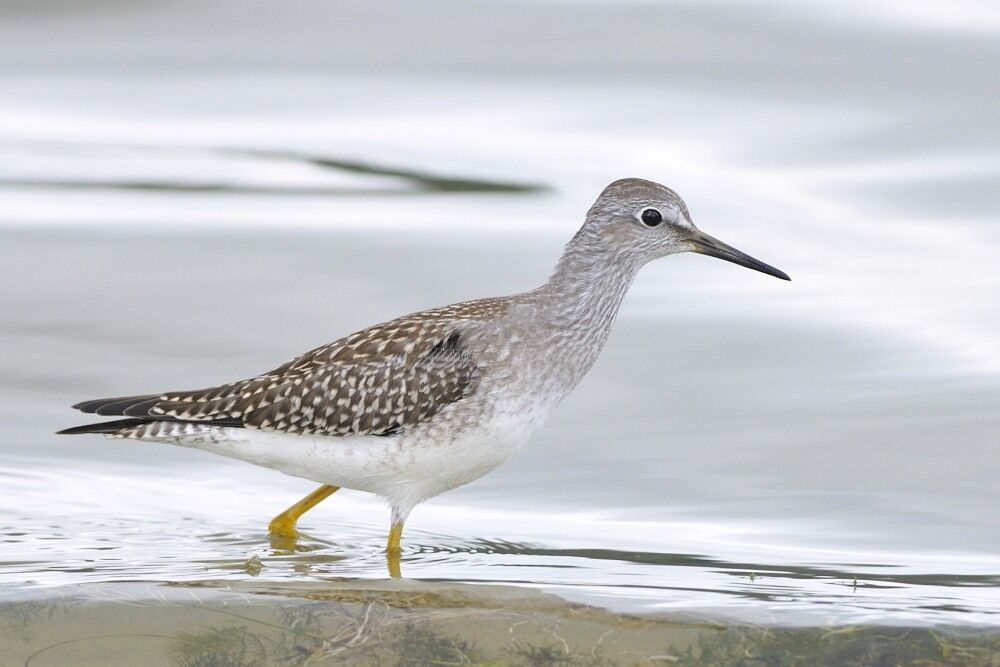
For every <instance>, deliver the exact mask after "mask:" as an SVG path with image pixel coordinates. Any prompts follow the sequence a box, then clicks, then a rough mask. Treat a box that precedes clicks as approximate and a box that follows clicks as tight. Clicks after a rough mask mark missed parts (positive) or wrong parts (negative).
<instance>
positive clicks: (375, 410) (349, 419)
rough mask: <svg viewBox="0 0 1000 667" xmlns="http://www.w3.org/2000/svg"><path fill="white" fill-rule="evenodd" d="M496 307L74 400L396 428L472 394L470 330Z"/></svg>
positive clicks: (110, 408)
mask: <svg viewBox="0 0 1000 667" xmlns="http://www.w3.org/2000/svg"><path fill="white" fill-rule="evenodd" d="M497 307H498V306H495V305H490V304H483V305H479V307H477V308H472V304H459V305H458V306H452V307H449V308H445V309H439V310H437V311H427V312H425V313H421V314H418V315H415V316H409V317H404V318H400V319H397V320H393V321H391V322H387V323H385V324H380V325H377V326H374V327H371V328H369V329H365V330H364V331H360V332H358V333H356V334H353V335H351V336H348V337H346V338H342V339H340V340H338V341H335V342H333V343H330V344H328V345H324V346H322V347H319V348H316V349H315V350H312V351H311V352H307V353H306V354H304V355H302V356H300V357H297V358H296V359H293V360H292V361H290V362H288V363H286V364H284V365H282V366H280V367H278V368H276V369H274V370H273V371H270V372H268V373H264V374H263V375H260V376H258V377H255V378H251V379H249V380H244V381H241V382H235V383H232V384H226V385H222V386H218V387H212V388H209V389H202V390H197V391H181V392H168V393H166V394H162V395H148V396H134V397H129V398H119V399H98V400H95V401H85V402H83V403H79V404H77V405H75V406H74V407H76V408H78V409H80V410H82V411H84V412H90V413H96V414H101V415H119V416H124V417H133V418H138V419H143V420H150V421H155V420H168V421H182V422H195V423H203V424H215V425H219V426H242V427H246V428H256V429H262V430H267V431H280V432H285V433H296V434H299V433H314V434H321V435H352V434H357V435H389V434H392V433H395V432H396V431H398V430H399V429H401V428H405V427H408V426H413V425H415V424H419V423H420V422H422V421H425V420H427V419H429V418H430V417H432V416H433V415H434V414H436V413H437V412H439V411H440V410H441V409H442V408H444V407H445V406H446V405H448V404H450V403H453V402H455V401H457V400H459V399H461V398H462V397H463V396H466V395H468V393H469V392H470V391H471V390H472V388H473V387H474V385H475V382H476V380H477V376H478V370H479V368H478V365H477V363H476V360H475V359H474V358H473V356H472V355H471V354H470V353H469V351H468V349H467V348H466V346H465V345H464V341H463V338H464V336H465V335H466V333H467V332H468V331H469V330H470V327H471V326H474V325H475V321H476V320H478V319H482V317H483V315H484V314H485V315H488V314H490V313H491V312H493V311H494V310H495V309H496V308H497ZM94 426H98V425H94ZM77 428H78V429H80V428H86V427H77ZM69 431H71V432H83V431H75V430H73V429H69Z"/></svg>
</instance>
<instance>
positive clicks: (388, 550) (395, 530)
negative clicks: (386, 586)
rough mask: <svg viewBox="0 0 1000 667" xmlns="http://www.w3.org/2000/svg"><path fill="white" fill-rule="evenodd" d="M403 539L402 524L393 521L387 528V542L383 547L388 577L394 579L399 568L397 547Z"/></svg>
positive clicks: (398, 549) (397, 576) (398, 574)
mask: <svg viewBox="0 0 1000 667" xmlns="http://www.w3.org/2000/svg"><path fill="white" fill-rule="evenodd" d="M402 537H403V522H402V521H394V522H393V523H392V527H391V528H389V540H388V541H387V542H386V545H385V562H386V565H387V566H388V567H389V576H390V577H393V578H394V579H398V578H399V577H400V576H401V574H400V567H399V555H400V553H401V549H400V547H399V541H400V539H401V538H402Z"/></svg>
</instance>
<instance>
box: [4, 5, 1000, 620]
mask: <svg viewBox="0 0 1000 667" xmlns="http://www.w3.org/2000/svg"><path fill="white" fill-rule="evenodd" d="M220 6H223V5H220ZM849 6H853V7H854V8H855V10H857V12H858V14H857V15H854V14H851V15H848V14H847V13H846V12H845V13H843V14H841V13H837V12H834V11H832V10H830V11H820V10H816V11H815V12H814V13H806V12H805V10H803V9H801V8H799V7H798V6H797V5H786V4H783V3H774V4H772V5H770V6H769V8H768V9H767V10H766V11H763V10H762V11H759V12H758V11H751V10H749V9H747V8H743V7H740V6H735V5H734V6H731V5H726V4H718V5H712V7H711V8H706V7H701V6H699V5H688V4H684V3H681V4H676V5H675V4H668V5H662V6H659V5H657V6H653V5H646V4H635V5H631V4H630V5H626V6H623V7H618V8H616V9H614V10H611V9H610V8H609V7H606V6H603V5H600V4H594V3H586V4H577V3H566V4H563V3H552V4H549V3H538V4H529V5H523V6H522V5H518V4H514V3H495V4H489V5H485V6H484V7H483V8H480V9H477V10H475V11H477V12H479V11H481V12H483V13H484V16H485V17H486V18H483V17H482V16H480V17H479V19H476V18H475V17H474V16H473V14H472V12H473V10H471V9H466V8H464V6H460V5H456V4H452V3H447V2H440V3H435V4H433V5H430V9H428V10H427V11H429V12H431V14H434V15H437V14H438V13H440V15H441V17H446V18H442V19H441V21H440V23H441V24H442V26H438V25H437V23H435V22H434V21H430V22H429V23H428V22H427V19H426V17H424V18H423V19H422V20H423V23H421V25H425V24H426V25H428V26H429V27H428V32H427V33H426V34H424V33H421V34H411V33H410V32H408V31H407V30H406V25H407V23H406V21H407V20H408V11H410V10H402V9H401V10H400V12H399V14H394V15H393V17H391V18H388V17H385V16H381V15H378V14H377V13H375V12H376V10H374V9H370V8H368V6H367V5H362V4H358V5H345V6H343V7H341V8H340V9H339V10H337V11H339V12H342V14H338V15H337V16H336V17H333V16H329V17H328V18H329V19H330V20H329V21H327V22H325V23H322V27H320V26H319V25H316V24H314V22H311V21H308V20H307V19H306V18H304V17H303V16H300V15H297V14H288V15H286V14H285V13H284V10H278V9H268V8H267V7H265V6H260V7H254V8H253V9H252V10H250V11H248V12H246V13H244V12H240V16H239V17H236V16H234V17H232V22H231V23H227V24H226V25H225V26H222V27H211V28H209V27H206V26H209V25H214V24H212V23H211V22H210V21H207V22H205V21H199V20H196V19H197V17H198V12H205V13H208V12H209V10H208V9H198V8H191V7H189V8H187V9H186V10H185V11H186V12H188V11H190V12H194V15H192V16H186V18H185V19H184V22H185V26H186V28H185V30H186V31H185V32H184V36H183V38H181V37H177V38H176V39H175V38H173V37H171V38H168V37H167V36H166V35H164V36H162V37H160V38H154V37H150V38H149V39H143V40H131V39H127V38H126V37H125V36H124V35H126V34H128V31H129V29H130V27H134V26H135V25H137V23H136V22H137V21H151V22H152V24H153V25H156V26H159V27H160V28H163V29H164V30H166V29H167V27H169V26H171V25H172V23H171V21H174V20H179V19H177V15H175V14H173V13H172V11H171V10H170V9H167V8H164V7H165V6H163V7H159V8H155V9H154V8H153V7H152V6H149V7H146V6H145V5H141V4H137V5H135V6H133V7H131V8H109V9H107V11H102V12H96V11H95V12H89V11H87V12H84V11H82V10H81V11H80V12H76V13H72V14H70V15H67V14H66V13H60V12H51V13H49V12H41V11H34V10H31V11H29V9H28V8H27V7H28V6H27V5H23V6H21V5H15V6H13V7H12V8H10V9H8V10H6V11H7V12H8V16H7V18H8V19H9V20H8V21H7V22H6V25H5V28H4V30H5V31H6V35H5V37H4V38H3V39H0V55H2V56H3V59H4V61H5V62H6V63H8V64H7V67H6V68H5V69H4V70H3V71H2V72H0V103H2V105H0V121H2V122H0V202H2V203H0V224H2V227H0V284H2V285H3V288H2V289H0V311H2V313H3V315H2V317H0V345H2V349H3V350H4V353H3V355H2V357H0V384H2V386H3V393H4V401H3V404H2V405H0V411H2V412H0V423H2V424H3V427H2V429H0V542H2V544H3V547H2V549H0V581H2V582H3V584H4V587H3V593H2V594H0V595H2V596H3V598H5V599H9V600H18V599H23V598H26V597H31V596H36V595H38V594H39V592H40V591H56V590H64V589H65V587H68V586H75V585H81V584H86V585H92V584H103V583H107V582H116V581H117V582H125V581H152V582H193V581H204V582H222V581H224V582H230V583H232V582H237V581H246V580H248V579H249V578H253V580H254V581H258V582H260V581H264V582H268V581H281V582H310V584H315V583H317V582H321V583H343V582H345V581H346V580H354V579H362V580H376V579H381V578H384V577H385V576H386V573H385V562H384V558H383V557H382V556H381V554H380V552H379V550H380V548H381V545H382V544H383V540H384V533H385V529H386V524H387V522H388V511H387V510H386V509H385V508H383V507H382V506H381V505H380V504H378V503H377V502H376V501H374V500H371V499H370V498H367V497H366V496H364V495H363V494H353V493H350V492H341V493H338V494H337V495H336V496H334V497H332V498H331V499H330V500H328V501H326V502H325V503H324V504H323V505H321V506H320V507H319V508H317V509H316V510H314V511H313V512H311V513H310V514H308V515H307V516H306V518H305V519H304V521H303V527H304V530H305V531H306V533H307V535H306V536H305V537H304V538H303V539H301V540H299V541H298V542H297V543H275V542H272V541H269V539H268V537H267V535H266V531H265V527H266V524H267V520H268V519H269V517H270V516H271V515H273V514H275V513H276V512H277V511H279V510H280V509H281V508H283V507H284V506H286V505H288V504H290V503H291V502H292V501H294V500H295V499H297V498H298V497H299V496H300V495H303V494H305V493H306V492H308V491H309V490H311V488H312V484H311V483H308V482H304V481H301V480H294V479H291V478H287V477H283V476H281V475H279V474H277V473H272V472H270V471H267V470H259V469H256V468H253V467H251V466H248V465H245V464H240V463H236V462H230V461H225V460H219V459H216V458H213V457H211V456H210V455H207V454H203V453H200V452H196V451H189V450H184V449H178V448H170V447H165V446H155V445H148V444H137V443H121V442H113V441H104V440H101V439H98V438H84V437H78V438H65V437H63V438H57V437H56V436H54V435H53V432H54V431H55V430H57V429H59V428H61V427H65V426H68V425H72V424H74V423H76V422H77V421H79V417H77V416H75V415H74V414H73V413H72V412H71V411H70V410H69V409H68V407H67V406H68V405H69V404H71V403H73V402H75V401H76V400H80V399H82V398H88V397H92V396H102V395H117V394H129V393H140V392H146V391H157V390H161V389H176V388H187V387H191V386H199V385H209V384H215V383H218V382H222V381H227V380H231V379H236V378H241V377H246V376H248V375H251V374H255V373H258V372H260V371H262V370H264V369H267V368H271V367H273V366H274V365H276V364H277V363H279V362H281V361H283V360H285V359H287V358H289V357H291V356H293V355H295V354H297V353H298V352H301V351H303V350H306V349H309V348H311V347H313V346H315V345H317V344H319V343H322V342H325V341H327V340H331V339H333V338H335V337H338V336H340V335H343V334H346V333H349V332H351V331H354V330H356V329H358V328H361V327H363V326H366V325H368V324H371V323H373V322H377V321H381V320H384V319H387V318H390V317H393V316H395V315H398V314H400V313H403V312H410V311H414V310H418V309H421V308H424V307H429V306H434V305H441V304H444V303H448V302H452V301H457V300H461V299H466V298H471V297H476V296H482V295H487V294H503V293H511V292H515V291H520V290H523V289H528V288H531V287H533V286H535V285H537V284H539V283H540V282H541V281H543V280H544V279H545V277H546V276H547V273H548V271H549V270H550V268H551V265H552V264H553V263H554V261H555V258H556V257H557V255H558V252H559V250H560V247H561V245H562V243H563V242H565V240H566V239H567V238H568V237H569V236H570V235H571V234H572V232H573V231H574V230H575V228H576V226H577V225H578V224H579V221H580V219H581V217H582V214H583V212H584V211H585V210H586V208H587V207H588V206H589V204H590V203H591V201H592V200H593V198H594V197H595V196H596V194H597V192H598V191H599V190H600V188H601V187H602V186H603V185H604V184H605V183H606V182H607V181H610V180H612V179H613V178H617V177H621V176H625V175H636V176H643V177H647V178H652V179H655V180H659V181H662V182H665V183H667V184H670V185H671V186H673V187H675V188H676V189H678V190H679V191H680V192H681V194H682V195H684V197H685V198H686V200H687V202H688V205H689V207H690V208H691V210H692V214H693V216H694V218H695V220H696V221H697V222H698V223H699V224H700V226H701V227H702V228H703V229H705V230H707V231H709V232H710V233H712V234H714V235H717V236H719V237H720V238H722V239H724V240H726V241H728V242H730V243H733V244H734V245H736V246H737V247H740V248H741V249H745V250H746V251H748V252H750V253H751V254H753V255H755V256H758V257H760V258H761V259H763V260H764V261H767V262H769V263H772V264H774V265H776V266H778V267H780V268H782V269H784V270H786V271H787V272H788V273H789V274H790V275H791V276H792V278H793V282H792V283H790V284H786V283H782V282H780V281H776V280H773V279H769V278H767V277H765V276H761V275H758V274H753V273H751V272H748V271H746V270H743V269H739V268H737V267H734V266H731V265H728V264H723V263H721V262H715V261H711V260H709V259H707V258H704V257H695V256H690V257H688V256H684V257H674V258H670V259H667V260H664V261H662V262H659V263H657V264H655V265H652V266H649V267H647V268H646V269H645V270H644V272H643V273H642V274H641V276H640V278H639V280H638V282H637V284H636V285H635V286H634V288H633V290H632V292H631V293H630V295H629V297H628V298H627V299H626V302H625V304H624V306H623V308H622V312H621V316H620V319H619V322H618V324H617V327H616V330H615V331H614V333H613V334H612V337H611V340H610V342H609V344H608V347H607V349H606V351H605V353H604V355H603V357H602V358H601V360H600V361H599V362H598V364H597V366H596V367H595V369H594V371H593V372H592V374H591V375H590V376H589V377H588V378H587V379H586V380H585V382H584V383H583V384H582V385H581V386H580V388H579V389H578V391H577V392H576V394H575V395H574V396H572V397H571V398H570V399H569V400H568V401H567V402H566V404H565V405H564V406H563V408H562V409H561V410H560V412H558V413H557V415H556V416H555V417H554V419H553V421H552V422H551V424H550V425H549V426H548V427H547V428H546V429H545V430H544V431H543V432H542V433H540V434H539V436H538V437H537V438H536V439H535V441H534V442H533V443H532V444H531V445H530V446H529V447H528V448H527V449H526V450H525V451H524V452H522V453H521V454H520V455H519V456H518V457H517V458H516V459H515V460H513V461H512V462H511V463H509V464H508V465H506V466H505V467H503V468H501V469H499V470H497V471H495V472H494V473H492V474H491V475H489V476H488V477H486V478H484V479H482V480H479V481H478V482H476V483H474V484H472V485H470V486H467V487H465V488H463V489H460V490H458V491H455V492H453V493H450V494H447V495H445V496H442V497H440V498H438V499H435V500H433V501H432V502H430V503H428V504H426V505H424V506H422V507H420V508H418V510H417V511H416V512H415V513H414V515H413V517H412V519H411V522H410V523H409V524H408V526H407V529H408V533H407V535H406V539H405V544H406V552H405V554H404V561H403V574H404V576H405V577H408V578H411V579H415V580H423V581H424V582H436V583H437V584H440V585H442V586H443V585H445V583H446V582H450V583H477V584H483V583H493V584H508V585H513V586H518V587H526V588H531V589H539V590H542V591H545V592H549V593H556V594H558V595H560V596H562V597H563V598H566V599H569V600H572V601H577V602H583V603H587V604H590V605H594V606H597V607H604V608H607V609H611V610H613V611H629V612H636V611H644V612H686V613H699V614H708V615H710V616H711V617H712V618H722V619H737V620H741V621H754V622H765V623H770V624H778V625H815V624H827V623H886V622H888V623H893V624H905V625H910V624H913V625H925V624H941V625H951V626H954V625H997V624H998V623H997V619H998V618H1000V616H998V614H1000V557H998V556H997V553H998V552H1000V524H998V522H997V518H996V507H997V506H1000V485H998V484H997V479H998V477H1000V462H998V456H997V448H998V436H997V434H998V433H1000V411H998V409H997V408H998V396H1000V339H998V338H997V336H996V331H997V330H1000V305H998V304H1000V298H998V297H1000V293H998V290H1000V280H998V271H997V268H996V267H997V261H998V259H1000V256H998V243H997V240H998V236H997V231H996V230H997V227H996V224H997V215H998V213H1000V206H998V204H1000V202H998V200H997V192H998V190H997V188H996V183H997V182H998V181H997V178H998V175H1000V174H998V172H1000V136H998V133H997V128H996V114H995V103H994V102H993V99H994V98H995V97H996V96H997V93H998V92H1000V91H998V90H997V88H998V84H997V80H996V78H995V76H994V75H993V69H994V68H992V67H990V66H989V65H990V64H995V63H997V62H998V55H1000V54H998V51H1000V47H998V44H1000V41H998V40H997V31H998V29H1000V28H998V26H1000V20H998V19H997V17H996V16H994V14H993V13H991V10H989V9H988V8H985V7H980V6H977V5H976V6H974V5H969V6H961V7H959V10H961V11H959V10H953V11H952V12H951V13H948V14H947V16H949V17H951V18H950V19H949V20H948V21H938V20H934V19H933V17H931V18H928V17H927V16H926V15H925V14H922V13H921V12H917V11H904V10H902V9H900V10H899V11H896V10H893V9H885V10H884V11H883V12H880V13H879V14H878V15H877V17H873V16H867V18H869V19H872V20H870V21H869V20H861V18H860V17H862V16H866V15H865V14H864V12H863V11H862V9H861V5H857V6H854V5H849ZM140 7H141V8H142V10H141V11H140V10H139V8H140ZM889 7H891V5H890V6H889ZM313 9H314V10H315V11H320V10H319V8H318V6H317V7H314V8H313ZM279 11H280V12H281V14H280V16H278V15H270V14H268V12H279ZM330 11H332V10H330ZM143 12H146V13H145V14H144V13H143ZM570 15H571V16H572V17H573V20H572V21H569V22H566V21H565V20H564V19H565V17H566V16H570ZM203 18H204V17H203ZM334 18H336V19H338V20H333V19H334ZM413 18H414V17H409V19H413ZM487 18H488V19H489V21H490V29H489V30H490V37H489V39H485V38H484V39H485V41H484V39H473V38H471V37H470V36H469V35H464V34H462V33H461V31H458V32H455V31H454V30H453V29H454V27H455V26H461V25H466V24H468V22H469V21H473V20H480V19H481V20H483V21H486V20H487ZM376 19H378V20H379V21H381V23H380V25H381V26H382V31H383V32H382V39H380V40H379V45H378V48H376V47H375V46H373V45H372V44H370V43H369V41H368V40H366V39H358V38H357V37H356V35H357V34H358V30H361V28H360V27H359V26H361V27H363V26H368V25H369V22H370V21H374V20H376ZM876 19H877V20H876ZM188 22H190V25H188ZM283 22H284V23H283ZM80 25H86V26H87V30H84V31H82V33H80V34H77V33H74V34H75V35H76V38H75V39H74V40H73V41H72V48H69V47H67V48H65V49H59V50H55V49H53V50H48V49H47V48H39V47H37V46H36V44H37V40H38V36H39V35H41V34H45V35H46V38H47V39H48V40H50V41H51V40H52V39H55V40H56V41H58V37H59V35H61V34H64V33H65V32H66V31H70V30H72V29H74V28H78V27H79V26H80ZM281 25H287V26H295V30H291V28H289V30H290V32H289V33H288V34H285V33H283V32H282V30H281V29H280V28H279V27H274V26H281ZM449 26H450V28H449ZM554 26H559V27H560V29H561V30H563V31H565V33H564V34H563V39H562V40H560V41H558V42H556V41H555V40H552V39H550V37H551V31H552V29H553V28H554ZM296 31H298V32H296ZM439 31H445V32H446V33H447V34H448V35H451V36H455V39H458V40H459V42H460V43H459V44H457V45H456V44H452V45H451V46H450V47H449V49H451V48H464V49H465V53H466V54H467V57H465V58H462V59H457V60H456V59H453V58H449V57H447V53H449V52H450V51H449V50H448V49H445V47H443V46H441V45H440V44H439V41H438V39H439V38H440V34H439ZM362 32H364V31H363V30H362ZM292 34H296V35H298V36H299V38H298V39H291V37H290V35H292ZM404 35H405V36H406V40H404V39H403V36H404ZM515 35H516V38H515ZM598 35H601V36H603V37H604V39H603V41H599V40H597V39H596V38H597V36H598ZM507 37H509V39H507ZM262 40H264V41H266V40H274V41H275V43H279V44H283V45H284V46H285V47H287V48H285V49H279V50H277V51H275V52H271V51H269V50H267V51H266V50H265V49H264V47H262V46H260V44H261V43H262ZM404 41H405V43H401V42H404ZM267 43H270V42H267ZM108 44H113V45H114V48H113V49H111V47H109V46H107V45H108ZM595 44H598V46H596V47H595V46H594V45H595ZM265 51H266V55H265ZM262 59H263V60H262ZM264 60H266V62H267V63H268V66H266V67H264V66H263V62H264ZM213 585H214V584H213ZM227 585H228V584H227ZM53 594H55V593H53Z"/></svg>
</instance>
